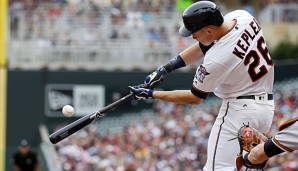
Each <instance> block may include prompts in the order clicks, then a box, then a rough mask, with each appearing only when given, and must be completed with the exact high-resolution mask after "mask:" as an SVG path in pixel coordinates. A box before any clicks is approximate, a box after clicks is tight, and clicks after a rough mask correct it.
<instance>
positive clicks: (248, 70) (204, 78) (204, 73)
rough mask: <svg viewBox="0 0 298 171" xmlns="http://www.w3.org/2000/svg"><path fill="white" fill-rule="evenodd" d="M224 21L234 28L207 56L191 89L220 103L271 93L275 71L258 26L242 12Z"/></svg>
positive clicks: (236, 12)
mask: <svg viewBox="0 0 298 171" xmlns="http://www.w3.org/2000/svg"><path fill="white" fill-rule="evenodd" d="M224 19H225V20H228V21H229V20H235V21H236V24H235V26H234V27H233V29H232V30H231V31H230V32H228V33H227V34H226V35H224V36H223V37H221V38H220V39H219V40H218V41H216V42H214V45H213V46H212V47H211V48H210V49H209V50H208V51H207V52H206V54H205V57H204V62H203V64H202V65H201V66H200V67H198V69H197V72H196V75H195V77H194V81H193V87H194V88H195V89H198V90H200V91H204V92H214V94H215V95H217V96H218V97H220V98H223V99H226V98H235V97H237V96H241V95H260V94H264V93H272V88H273V81H274V67H273V63H272V60H271V57H270V55H269V52H268V48H267V46H266V43H265V39H264V36H263V32H262V30H261V27H260V25H259V24H258V22H257V21H256V20H255V19H254V18H253V16H252V15H250V14H249V13H248V12H246V11H244V10H236V11H233V12H231V13H228V14H227V15H225V16H224Z"/></svg>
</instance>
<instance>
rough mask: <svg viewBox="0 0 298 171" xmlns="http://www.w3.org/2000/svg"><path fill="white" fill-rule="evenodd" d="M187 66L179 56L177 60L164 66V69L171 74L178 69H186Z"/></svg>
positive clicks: (172, 60)
mask: <svg viewBox="0 0 298 171" xmlns="http://www.w3.org/2000/svg"><path fill="white" fill-rule="evenodd" d="M185 66H186V64H185V62H184V61H183V59H182V57H181V56H180V55H177V56H176V57H175V58H173V59H171V60H170V62H168V63H167V64H165V65H163V68H165V70H166V72H167V73H170V72H172V71H174V70H176V69H179V68H182V67H185Z"/></svg>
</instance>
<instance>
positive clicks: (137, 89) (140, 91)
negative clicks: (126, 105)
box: [128, 84, 153, 100]
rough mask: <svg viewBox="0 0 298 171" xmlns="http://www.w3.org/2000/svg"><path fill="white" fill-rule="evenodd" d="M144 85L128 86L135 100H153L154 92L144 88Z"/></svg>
mask: <svg viewBox="0 0 298 171" xmlns="http://www.w3.org/2000/svg"><path fill="white" fill-rule="evenodd" d="M143 87H144V85H142V84H141V85H139V86H128V88H129V90H130V92H132V93H133V95H134V99H135V100H145V99H149V98H152V93H153V90H151V89H146V88H143Z"/></svg>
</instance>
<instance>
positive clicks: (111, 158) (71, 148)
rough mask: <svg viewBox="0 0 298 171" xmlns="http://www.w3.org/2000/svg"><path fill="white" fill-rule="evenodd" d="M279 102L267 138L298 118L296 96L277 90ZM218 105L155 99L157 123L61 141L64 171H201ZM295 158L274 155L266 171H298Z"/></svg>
mask: <svg viewBox="0 0 298 171" xmlns="http://www.w3.org/2000/svg"><path fill="white" fill-rule="evenodd" d="M275 104H276V112H275V117H274V121H273V124H272V127H271V129H270V131H269V132H268V133H267V135H268V136H273V135H275V134H276V133H277V127H278V125H280V124H281V123H282V122H284V121H286V120H288V119H289V118H293V117H297V116H298V110H297V109H298V95H297V94H296V93H293V92H290V93H283V92H276V93H275ZM219 106H220V104H216V103H215V105H211V106H209V107H207V106H206V107H202V106H200V105H199V106H196V107H191V106H185V105H174V104H173V103H165V102H161V101H156V102H155V103H154V105H153V111H154V112H153V113H152V115H154V119H145V120H144V121H142V122H134V121H132V122H131V124H130V125H127V126H126V127H124V128H123V130H122V131H121V132H118V133H112V132H109V131H108V132H106V133H105V134H99V132H100V130H97V129H96V127H93V126H90V127H87V128H86V129H85V130H83V131H81V132H79V133H78V134H75V135H73V136H71V137H69V138H68V139H66V140H65V141H62V142H61V143H58V144H57V145H56V149H57V152H58V154H59V157H60V161H61V164H62V165H63V168H64V170H65V171H70V170H75V171H83V170H84V171H95V170H96V171H157V170H163V171H180V170H184V171H194V170H196V171H198V170H202V168H203V166H204V163H205V162H206V157H207V156H206V154H207V152H206V150H207V149H206V147H207V142H208V136H209V132H210V130H211V127H212V124H213V122H214V120H215V118H216V115H217V111H218V109H219ZM112 127H113V125H111V126H110V129H112ZM57 129H58V128H57ZM297 157H298V154H297V153H288V154H286V153H283V154H281V155H278V156H276V157H273V158H271V159H270V160H269V162H268V164H267V168H266V170H268V171H270V170H271V171H275V170H279V171H281V170H283V171H295V170H297V169H298V161H297Z"/></svg>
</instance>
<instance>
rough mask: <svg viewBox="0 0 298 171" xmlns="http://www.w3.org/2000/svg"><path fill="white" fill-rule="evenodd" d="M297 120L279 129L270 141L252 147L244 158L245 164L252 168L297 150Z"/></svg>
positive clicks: (286, 123)
mask: <svg viewBox="0 0 298 171" xmlns="http://www.w3.org/2000/svg"><path fill="white" fill-rule="evenodd" d="M297 121H298V118H294V119H291V120H289V121H287V122H285V123H283V124H282V125H281V126H280V127H279V131H278V133H277V135H275V136H274V137H273V138H272V139H270V140H268V141H266V142H263V143H261V144H259V145H257V146H256V147H254V148H253V149H252V150H251V151H250V153H247V154H246V155H245V156H244V161H245V162H246V164H248V165H250V166H253V165H256V164H260V163H263V162H265V161H266V160H268V159H269V158H271V157H273V156H275V155H278V154H280V153H283V152H293V151H294V150H298V132H297V129H298V122H297Z"/></svg>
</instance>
